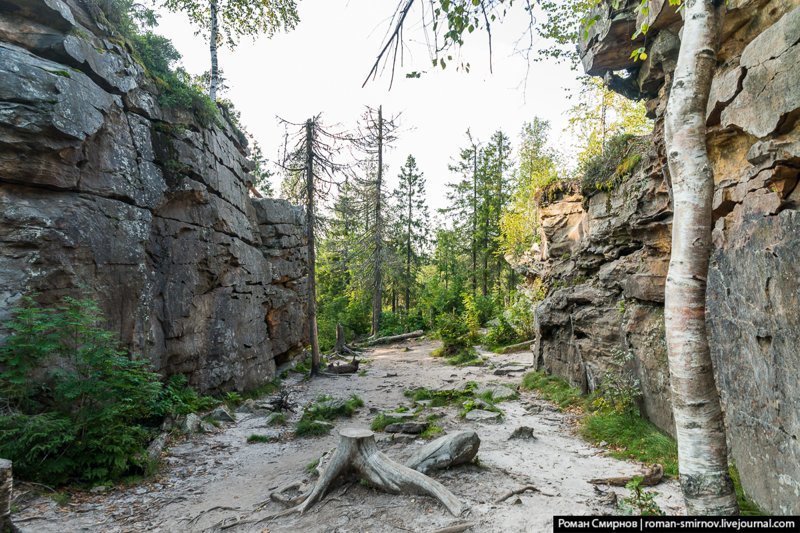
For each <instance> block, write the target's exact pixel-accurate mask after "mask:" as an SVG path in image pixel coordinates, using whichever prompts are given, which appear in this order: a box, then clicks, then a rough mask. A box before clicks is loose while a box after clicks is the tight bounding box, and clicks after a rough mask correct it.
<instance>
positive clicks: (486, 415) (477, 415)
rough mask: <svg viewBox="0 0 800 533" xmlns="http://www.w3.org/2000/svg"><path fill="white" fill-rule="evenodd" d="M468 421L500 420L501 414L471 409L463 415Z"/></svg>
mask: <svg viewBox="0 0 800 533" xmlns="http://www.w3.org/2000/svg"><path fill="white" fill-rule="evenodd" d="M464 418H465V419H467V420H469V421H470V422H500V420H502V418H503V415H501V414H500V413H495V412H493V411H484V410H483V409H473V410H472V411H470V412H469V413H467V414H466V416H465V417H464Z"/></svg>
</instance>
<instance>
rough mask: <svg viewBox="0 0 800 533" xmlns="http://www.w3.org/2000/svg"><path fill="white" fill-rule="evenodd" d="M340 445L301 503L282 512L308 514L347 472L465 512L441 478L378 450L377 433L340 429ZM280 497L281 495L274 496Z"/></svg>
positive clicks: (458, 512)
mask: <svg viewBox="0 0 800 533" xmlns="http://www.w3.org/2000/svg"><path fill="white" fill-rule="evenodd" d="M339 434H340V436H341V439H340V441H339V446H338V447H337V448H336V450H335V451H334V453H333V455H332V456H331V458H330V462H328V464H327V465H326V466H325V467H324V468H321V469H320V476H319V480H318V481H317V483H316V485H314V488H313V489H311V491H310V492H309V493H308V494H307V495H303V496H302V497H300V498H297V499H294V500H293V502H296V501H299V502H300V503H299V504H298V505H297V506H295V507H292V508H291V509H288V510H287V511H284V512H282V513H280V514H279V515H276V517H277V516H283V515H286V514H291V513H301V514H302V513H305V512H306V511H307V510H309V509H310V508H311V507H313V506H314V505H315V504H316V503H317V502H319V501H320V500H321V499H322V498H323V497H324V496H325V494H326V493H327V492H328V490H329V489H330V488H331V485H332V484H333V483H334V481H335V480H336V479H337V478H338V477H339V476H341V475H343V474H346V473H347V472H351V471H352V472H355V473H356V474H357V475H358V476H359V477H360V478H361V479H363V480H365V481H367V482H368V483H369V484H371V485H372V486H374V487H376V488H379V489H381V490H384V491H386V492H389V493H391V494H401V493H410V494H423V495H428V496H433V497H434V498H436V499H437V500H439V501H440V502H441V503H442V505H444V506H445V507H446V508H447V510H448V511H450V513H451V514H452V515H453V516H459V515H461V513H462V512H463V511H464V505H463V504H462V503H461V502H460V501H459V500H458V498H456V496H455V495H454V494H453V493H452V492H450V491H449V490H447V488H445V487H444V485H442V484H441V483H439V482H438V481H436V480H434V479H431V478H429V477H428V476H426V475H425V474H421V473H420V472H417V471H416V470H412V469H411V468H408V467H406V466H403V465H401V464H399V463H396V462H394V461H392V460H391V459H389V458H388V457H387V456H386V455H384V454H383V453H381V452H380V451H378V447H377V445H376V444H375V434H374V433H373V432H372V431H369V430H366V429H357V428H347V429H343V430H341V431H340V433H339ZM272 499H274V500H275V499H278V498H272Z"/></svg>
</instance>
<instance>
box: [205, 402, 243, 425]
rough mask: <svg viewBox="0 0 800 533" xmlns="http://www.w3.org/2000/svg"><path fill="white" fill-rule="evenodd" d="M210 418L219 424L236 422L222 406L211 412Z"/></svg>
mask: <svg viewBox="0 0 800 533" xmlns="http://www.w3.org/2000/svg"><path fill="white" fill-rule="evenodd" d="M208 416H209V417H210V418H211V419H213V420H217V421H219V422H236V417H235V416H234V415H233V414H232V413H231V412H230V411H228V409H227V408H226V407H224V406H222V405H220V406H219V407H217V408H216V409H214V410H213V411H211V413H210V414H209V415H208Z"/></svg>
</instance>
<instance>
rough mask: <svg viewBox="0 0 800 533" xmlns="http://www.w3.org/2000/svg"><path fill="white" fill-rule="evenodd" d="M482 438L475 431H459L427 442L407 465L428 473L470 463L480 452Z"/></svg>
mask: <svg viewBox="0 0 800 533" xmlns="http://www.w3.org/2000/svg"><path fill="white" fill-rule="evenodd" d="M480 446H481V439H480V438H479V437H478V434H477V433H475V432H474V431H459V432H458V433H451V434H450V435H445V436H443V437H439V438H438V439H436V440H434V441H432V442H430V443H429V444H426V445H425V446H423V447H422V448H420V449H419V450H417V451H416V452H414V454H413V455H412V456H411V457H409V459H408V460H407V461H406V466H407V467H409V468H413V469H414V470H416V471H418V472H422V473H423V474H427V473H428V472H430V471H431V470H436V469H441V468H449V467H451V466H456V465H460V464H464V463H469V462H470V461H472V460H473V459H474V458H475V456H476V455H477V454H478V448H480Z"/></svg>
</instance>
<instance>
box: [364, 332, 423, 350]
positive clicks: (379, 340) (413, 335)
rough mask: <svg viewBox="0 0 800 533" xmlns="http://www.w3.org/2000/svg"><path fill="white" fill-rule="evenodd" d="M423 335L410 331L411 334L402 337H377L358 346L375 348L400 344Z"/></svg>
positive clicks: (404, 334)
mask: <svg viewBox="0 0 800 533" xmlns="http://www.w3.org/2000/svg"><path fill="white" fill-rule="evenodd" d="M423 335H425V332H424V331H422V330H421V329H420V330H417V331H412V332H411V333H403V334H402V335H391V336H389V337H378V338H377V339H368V340H366V341H364V342H362V343H359V346H377V345H379V344H391V343H393V342H400V341H404V340H408V339H416V338H419V337H422V336H423Z"/></svg>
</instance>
